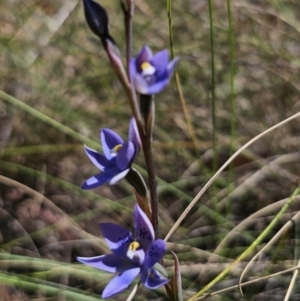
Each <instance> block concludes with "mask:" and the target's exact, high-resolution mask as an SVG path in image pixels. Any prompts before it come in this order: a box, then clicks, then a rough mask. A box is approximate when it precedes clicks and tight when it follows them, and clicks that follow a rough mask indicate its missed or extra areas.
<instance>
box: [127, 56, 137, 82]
mask: <svg viewBox="0 0 300 301" xmlns="http://www.w3.org/2000/svg"><path fill="white" fill-rule="evenodd" d="M136 72H137V70H136V60H135V58H131V59H130V61H129V73H130V74H129V75H130V82H131V83H133V82H134V79H135V76H136Z"/></svg>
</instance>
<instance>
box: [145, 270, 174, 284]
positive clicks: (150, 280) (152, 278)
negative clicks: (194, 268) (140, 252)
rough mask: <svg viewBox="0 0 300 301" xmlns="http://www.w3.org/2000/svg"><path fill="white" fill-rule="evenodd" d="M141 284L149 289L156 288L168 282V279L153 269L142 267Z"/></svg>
mask: <svg viewBox="0 0 300 301" xmlns="http://www.w3.org/2000/svg"><path fill="white" fill-rule="evenodd" d="M141 280H142V282H143V284H144V285H145V286H146V287H147V288H150V289H157V288H159V287H161V286H163V285H165V284H167V283H168V282H169V279H166V278H164V277H162V276H161V275H160V274H159V273H158V272H157V271H156V270H155V269H153V268H152V269H149V270H146V269H143V271H142V273H141Z"/></svg>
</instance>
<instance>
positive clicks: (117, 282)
mask: <svg viewBox="0 0 300 301" xmlns="http://www.w3.org/2000/svg"><path fill="white" fill-rule="evenodd" d="M139 272H140V268H139V267H138V268H133V269H130V270H127V271H124V272H123V273H121V274H119V275H117V276H115V277H114V278H113V279H112V280H111V281H110V282H109V283H108V285H107V286H106V287H105V289H104V290H103V292H102V298H103V299H106V298H109V297H111V296H113V295H115V294H117V293H119V292H121V291H123V290H124V289H126V288H127V287H128V286H129V285H130V284H131V282H132V281H133V280H134V278H135V277H136V276H137V275H138V273H139Z"/></svg>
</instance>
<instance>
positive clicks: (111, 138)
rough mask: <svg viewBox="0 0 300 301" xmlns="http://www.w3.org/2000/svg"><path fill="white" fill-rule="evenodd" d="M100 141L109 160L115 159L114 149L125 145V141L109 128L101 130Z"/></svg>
mask: <svg viewBox="0 0 300 301" xmlns="http://www.w3.org/2000/svg"><path fill="white" fill-rule="evenodd" d="M100 140H101V144H102V148H103V152H104V155H105V157H106V158H107V159H108V160H110V159H111V158H113V155H112V149H113V148H114V147H116V146H117V145H120V144H123V143H124V141H123V139H122V138H121V137H120V136H119V135H118V134H117V133H115V132H114V131H112V130H111V129H107V128H104V129H102V130H101V133H100Z"/></svg>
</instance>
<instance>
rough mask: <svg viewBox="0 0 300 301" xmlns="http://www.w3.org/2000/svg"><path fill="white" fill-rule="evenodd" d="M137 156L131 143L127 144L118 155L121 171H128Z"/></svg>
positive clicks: (117, 160) (118, 164) (117, 159)
mask: <svg viewBox="0 0 300 301" xmlns="http://www.w3.org/2000/svg"><path fill="white" fill-rule="evenodd" d="M134 154H135V147H134V144H133V143H132V142H131V141H128V142H125V143H124V144H123V146H122V148H121V149H120V151H119V152H118V154H117V158H116V162H117V166H118V168H119V169H120V170H124V169H126V168H127V167H128V166H129V165H130V164H131V162H132V160H133V158H134Z"/></svg>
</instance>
